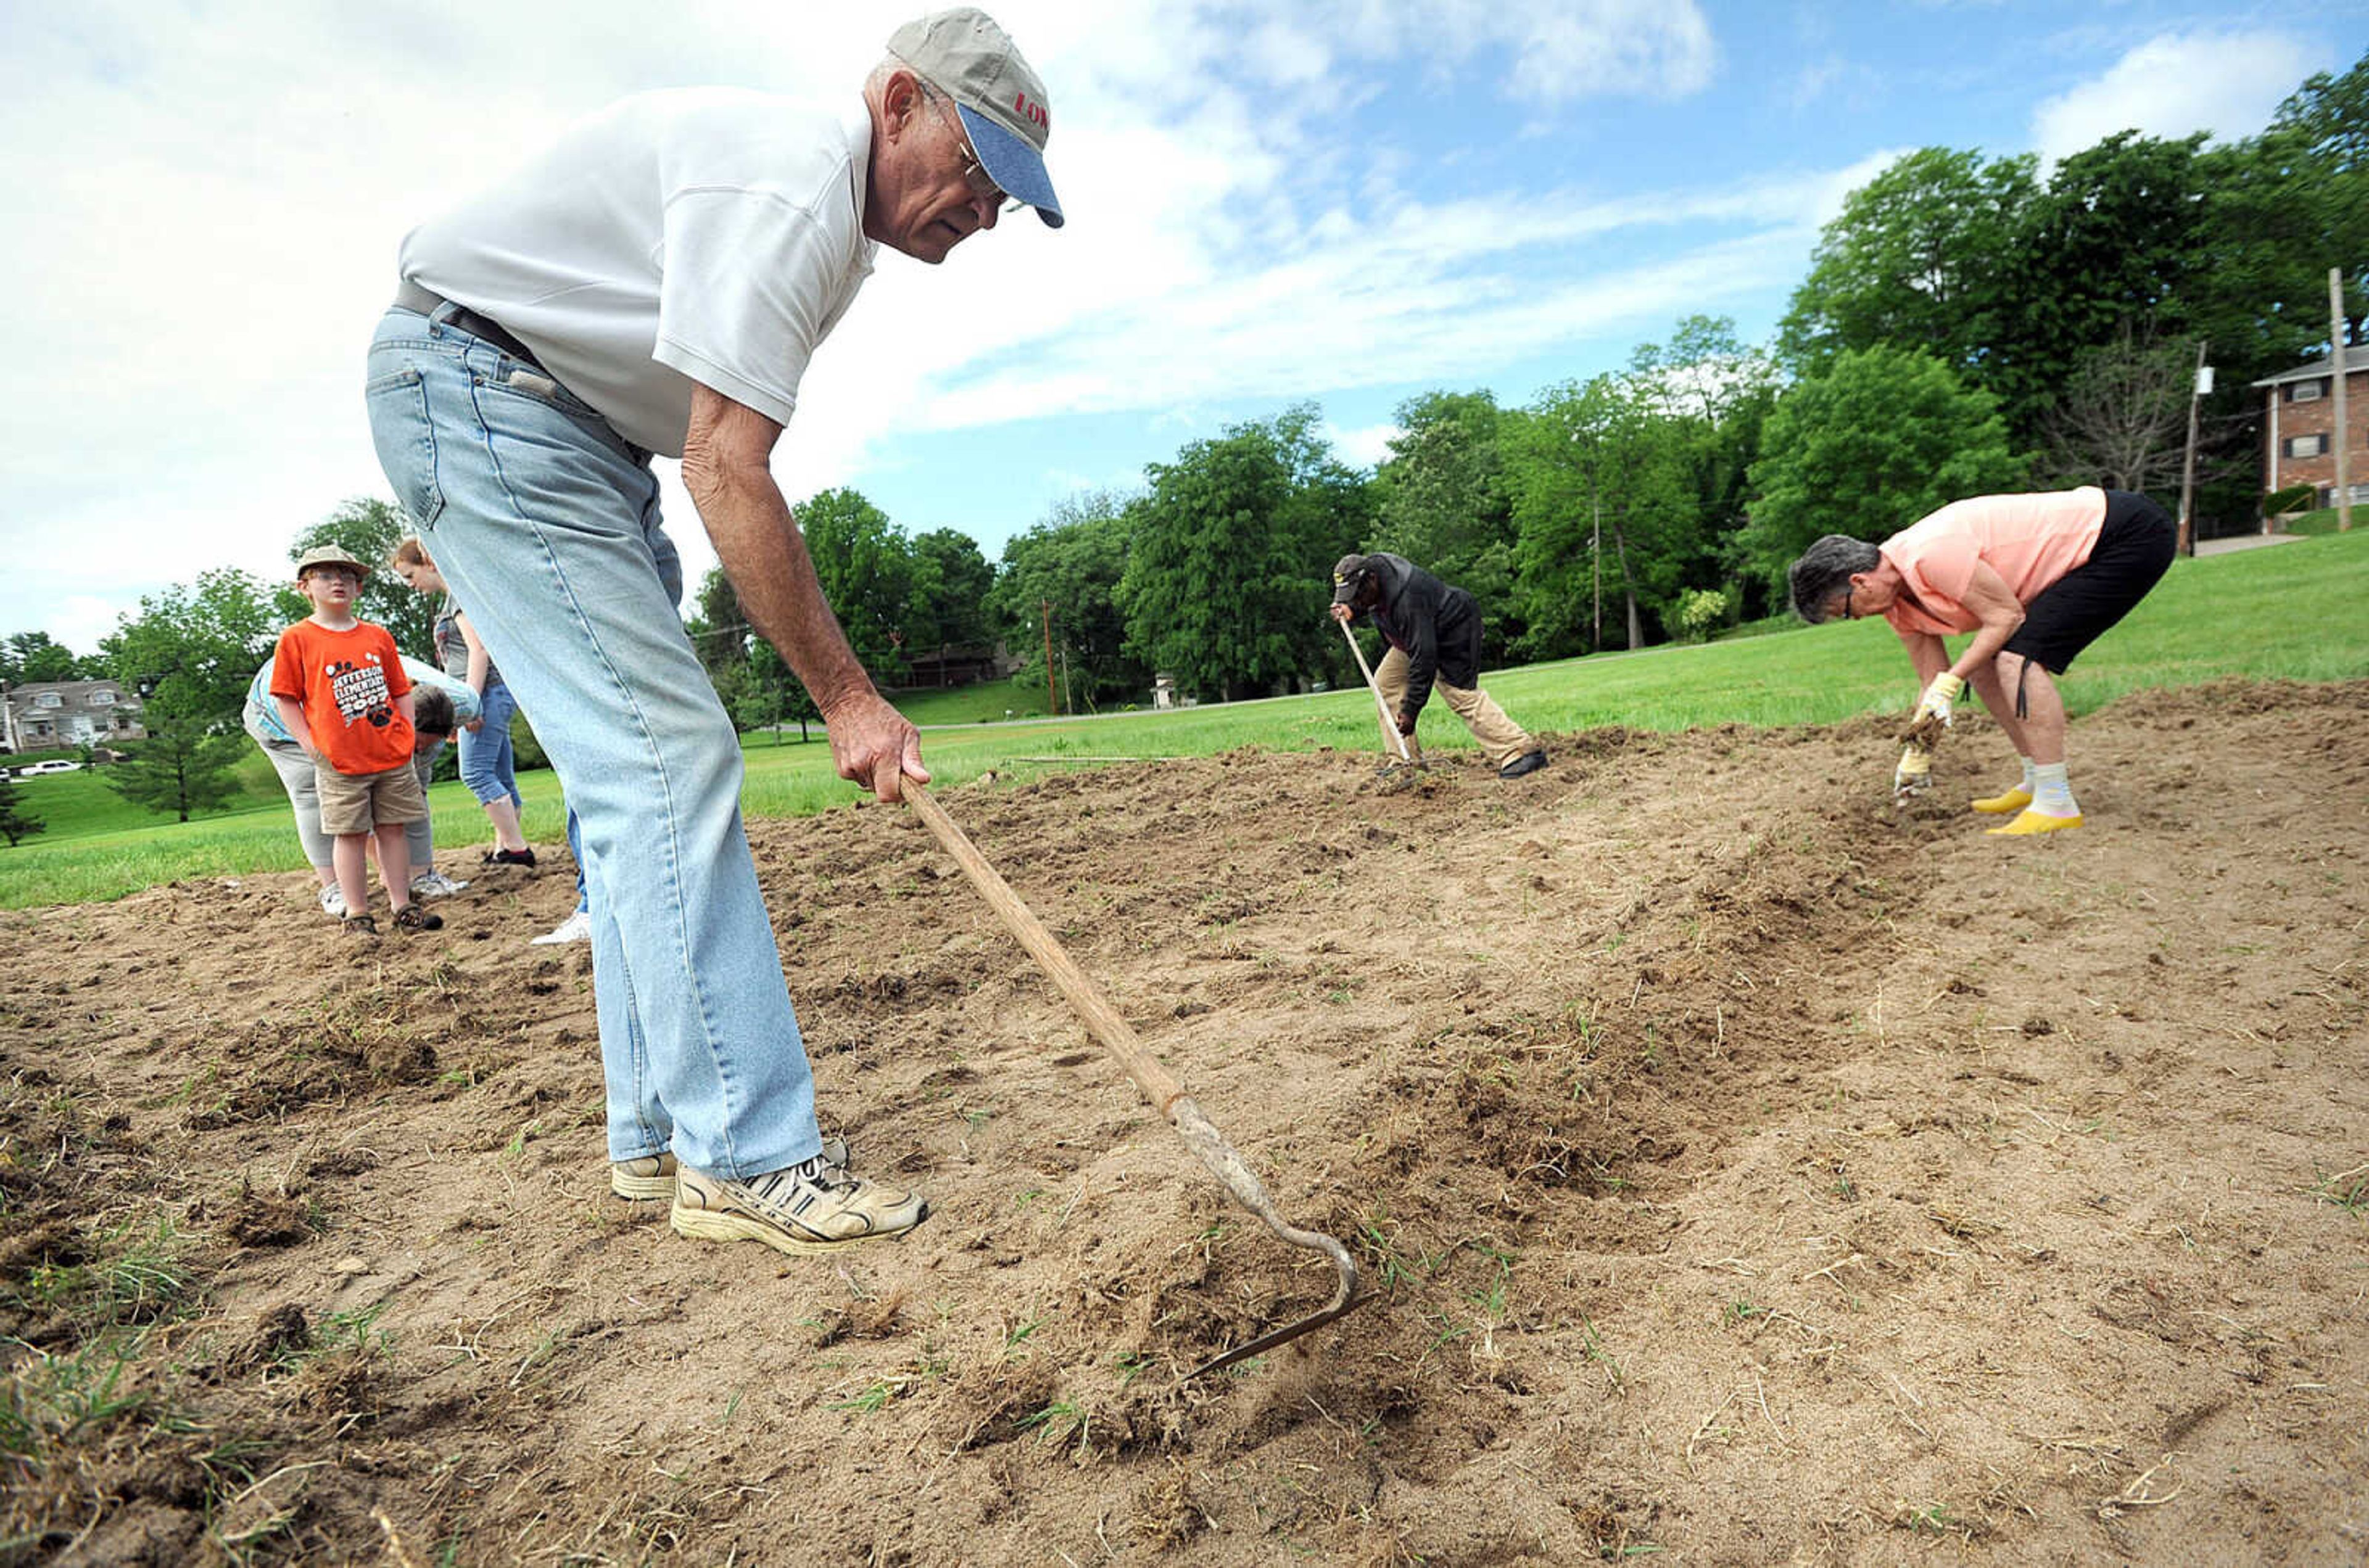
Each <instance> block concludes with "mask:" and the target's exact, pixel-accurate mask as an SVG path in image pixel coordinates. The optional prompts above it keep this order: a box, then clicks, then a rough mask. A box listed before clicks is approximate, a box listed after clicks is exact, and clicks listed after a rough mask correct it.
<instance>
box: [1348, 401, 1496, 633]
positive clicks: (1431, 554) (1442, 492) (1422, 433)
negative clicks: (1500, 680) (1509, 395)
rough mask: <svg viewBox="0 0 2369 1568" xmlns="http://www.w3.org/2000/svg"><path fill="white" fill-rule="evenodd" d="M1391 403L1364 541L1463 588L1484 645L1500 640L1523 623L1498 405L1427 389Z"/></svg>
mask: <svg viewBox="0 0 2369 1568" xmlns="http://www.w3.org/2000/svg"><path fill="white" fill-rule="evenodd" d="M1397 412H1398V422H1399V427H1400V433H1399V434H1398V435H1396V436H1394V437H1392V438H1391V440H1390V456H1389V457H1388V458H1386V459H1384V460H1383V463H1382V465H1381V467H1380V468H1379V470H1378V471H1376V473H1375V475H1374V497H1375V509H1376V518H1375V524H1374V535H1373V538H1372V539H1371V540H1370V541H1368V543H1369V544H1370V546H1371V547H1372V548H1374V549H1377V550H1388V551H1390V553H1391V554H1392V555H1403V556H1405V557H1406V558H1407V559H1408V560H1410V561H1413V562H1414V563H1415V564H1416V565H1417V566H1419V567H1424V568H1425V570H1427V571H1429V572H1431V573H1432V574H1433V575H1434V576H1435V577H1437V578H1441V579H1442V580H1443V581H1446V582H1451V583H1454V584H1456V585H1457V586H1458V587H1459V588H1462V589H1465V590H1466V591H1468V592H1470V593H1471V595H1472V597H1473V600H1474V601H1475V602H1477V603H1478V604H1479V605H1480V607H1481V614H1482V621H1483V623H1484V624H1485V626H1486V633H1485V635H1486V636H1487V638H1488V640H1489V642H1490V644H1491V646H1493V647H1505V646H1506V645H1507V644H1508V643H1510V642H1512V641H1514V640H1515V639H1516V638H1518V637H1519V636H1520V635H1521V633H1522V631H1523V624H1522V620H1521V616H1520V613H1519V610H1518V607H1517V606H1516V602H1515V600H1514V594H1513V586H1514V542H1515V532H1514V498H1513V490H1512V487H1511V486H1510V484H1509V483H1508V481H1507V478H1506V474H1505V452H1504V448H1503V441H1502V438H1501V428H1502V426H1503V424H1504V415H1503V412H1502V411H1501V410H1500V409H1499V408H1498V406H1497V400H1496V398H1495V397H1494V396H1493V395H1491V394H1489V393H1487V392H1427V393H1425V394H1424V395H1422V396H1420V397H1414V398H1410V399H1408V400H1407V401H1406V402H1404V403H1402V404H1400V405H1399V406H1398V411H1397Z"/></svg>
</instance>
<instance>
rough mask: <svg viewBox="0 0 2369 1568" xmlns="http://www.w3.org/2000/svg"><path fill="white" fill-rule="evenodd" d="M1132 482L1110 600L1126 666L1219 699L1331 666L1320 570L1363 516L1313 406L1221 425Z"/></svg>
mask: <svg viewBox="0 0 2369 1568" xmlns="http://www.w3.org/2000/svg"><path fill="white" fill-rule="evenodd" d="M1145 472H1146V475H1147V477H1149V478H1150V481H1151V489H1150V494H1149V495H1148V496H1146V497H1145V498H1144V499H1143V501H1142V502H1141V503H1140V505H1139V507H1138V508H1137V509H1136V512H1135V517H1136V524H1135V530H1134V536H1133V538H1132V540H1131V541H1130V543H1129V546H1128V551H1127V569H1126V573H1125V575H1124V576H1123V577H1122V578H1121V579H1120V582H1119V592H1118V600H1119V606H1120V610H1121V612H1122V613H1123V614H1125V616H1126V617H1127V642H1128V646H1129V647H1130V648H1131V649H1132V650H1133V651H1134V653H1135V654H1136V656H1137V657H1138V658H1141V659H1143V660H1145V661H1146V662H1148V663H1150V664H1151V665H1152V666H1153V667H1154V668H1155V669H1158V670H1167V671H1169V672H1171V673H1173V675H1174V676H1175V677H1176V680H1177V682H1178V684H1179V685H1180V686H1182V687H1183V688H1184V690H1186V691H1191V692H1216V693H1219V694H1220V695H1223V696H1226V697H1229V698H1232V697H1245V696H1253V695H1260V694H1264V693H1266V692H1275V691H1277V690H1280V689H1282V688H1284V687H1285V686H1287V684H1289V683H1290V682H1291V681H1293V680H1294V679H1296V678H1299V677H1300V676H1302V675H1304V674H1305V673H1307V672H1308V671H1310V670H1318V669H1326V668H1330V667H1331V661H1332V659H1333V656H1332V654H1331V650H1330V648H1329V647H1327V639H1328V638H1333V637H1334V636H1335V634H1334V633H1333V630H1332V627H1331V625H1330V624H1329V623H1328V622H1327V621H1326V619H1325V617H1324V613H1323V612H1324V607H1325V604H1326V603H1327V601H1328V600H1329V599H1330V596H1331V590H1330V588H1329V586H1328V585H1329V583H1330V580H1331V572H1332V567H1333V562H1334V561H1335V560H1337V559H1339V558H1340V556H1341V555H1345V554H1346V553H1347V551H1348V550H1349V549H1350V548H1351V547H1352V546H1353V545H1354V544H1356V541H1357V540H1358V539H1359V538H1360V537H1361V536H1362V535H1363V534H1364V533H1365V532H1367V531H1368V528H1369V527H1370V525H1371V522H1372V516H1373V514H1372V503H1371V498H1370V495H1369V493H1368V489H1367V487H1366V486H1365V483H1364V482H1363V481H1362V480H1361V479H1360V478H1359V477H1358V476H1357V475H1355V474H1354V473H1352V472H1351V471H1350V470H1349V469H1347V468H1346V467H1345V466H1344V465H1342V464H1340V463H1339V462H1338V460H1336V459H1335V458H1333V454H1332V452H1331V450H1330V448H1329V447H1328V446H1327V445H1326V444H1325V442H1324V441H1323V440H1322V437H1321V436H1320V435H1319V434H1318V432H1317V418H1316V410H1315V408H1314V406H1312V405H1305V404H1303V405H1299V406H1295V407H1293V408H1290V409H1287V410H1286V411H1285V412H1284V413H1283V414H1281V415H1279V416H1278V417H1276V418H1274V419H1271V420H1267V421H1265V422H1260V423H1251V424H1242V425H1234V426H1230V427H1229V428H1228V429H1227V430H1226V432H1225V433H1224V434H1223V435H1222V436H1220V437H1219V438H1218V439H1217V440H1215V441H1196V442H1193V443H1192V444H1190V445H1188V446H1186V447H1184V449H1183V450H1182V451H1180V452H1178V453H1177V454H1176V460H1175V461H1174V462H1173V463H1169V464H1152V465H1151V466H1150V468H1148V469H1147V470H1146V471H1145ZM1340 662H1344V663H1345V662H1346V661H1345V658H1344V659H1341V660H1340Z"/></svg>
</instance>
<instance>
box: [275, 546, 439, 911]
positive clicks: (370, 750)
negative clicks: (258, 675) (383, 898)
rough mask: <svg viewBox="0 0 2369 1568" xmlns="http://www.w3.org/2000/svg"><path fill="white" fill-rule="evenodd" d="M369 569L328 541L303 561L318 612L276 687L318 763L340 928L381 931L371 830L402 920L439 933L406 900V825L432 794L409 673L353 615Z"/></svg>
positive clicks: (284, 715) (289, 635)
mask: <svg viewBox="0 0 2369 1568" xmlns="http://www.w3.org/2000/svg"><path fill="white" fill-rule="evenodd" d="M369 570H370V568H369V567H365V566H363V565H362V564H361V563H360V561H357V560H355V559H354V558H353V557H352V556H351V555H348V554H346V552H344V551H343V550H340V549H338V547H337V546H335V545H333V544H332V545H324V546H322V547H321V548H319V549H317V550H308V551H306V552H305V554H304V557H303V559H302V560H300V561H298V562H297V563H296V587H297V589H299V590H300V591H301V592H302V593H303V595H304V597H305V598H306V599H309V600H311V601H313V613H312V614H311V615H309V616H307V617H305V618H304V619H303V620H302V621H299V622H297V623H296V624H294V625H292V626H291V627H289V628H288V629H287V630H286V631H284V632H282V633H280V647H279V649H278V651H277V652H276V653H275V654H274V655H273V656H272V672H271V695H272V698H273V700H274V701H275V702H276V703H278V704H279V706H280V722H281V723H282V724H284V725H286V726H287V727H288V733H289V734H291V735H292V736H294V737H295V738H296V740H297V744H299V745H301V746H302V747H303V748H304V750H305V751H306V752H307V753H308V754H309V755H310V756H311V757H312V759H313V764H314V766H315V769H316V770H318V782H319V791H320V796H321V831H322V832H323V833H324V834H326V835H327V836H328V837H329V838H331V839H333V840H335V841H336V843H335V845H334V847H333V848H332V849H331V851H330V860H331V864H333V865H334V866H335V867H336V869H337V874H338V893H339V894H340V895H341V896H342V897H343V898H345V901H346V916H345V929H346V931H348V932H349V933H353V934H356V935H360V936H366V937H371V938H375V937H376V936H377V935H378V923H377V921H373V920H372V918H371V914H370V884H369V881H368V880H367V878H366V876H365V875H364V872H363V867H362V849H363V845H364V842H365V841H367V840H369V839H371V838H372V837H373V836H375V837H376V838H377V840H378V865H379V875H380V876H381V877H382V878H383V880H384V881H385V883H386V895H387V898H388V901H389V902H390V903H391V904H392V905H393V906H394V910H395V924H396V926H398V927H399V928H401V929H402V930H405V931H434V930H436V929H438V928H439V927H441V925H443V923H444V921H443V917H441V915H433V914H429V912H428V911H426V910H422V909H421V908H420V907H419V906H418V904H415V903H413V902H412V901H411V851H410V847H409V846H408V844H406V841H405V837H404V826H405V824H406V823H410V822H417V821H418V820H419V819H420V818H424V817H426V816H427V815H428V797H427V796H426V795H424V794H422V793H421V791H420V788H419V777H418V773H415V772H414V771H413V769H412V765H411V740H412V729H411V718H412V706H411V704H412V698H411V678H410V677H409V676H407V675H406V674H405V673H404V672H403V661H402V660H401V659H400V658H397V657H396V655H395V638H394V637H393V636H391V635H388V633H387V630H386V628H385V627H383V626H374V625H372V624H370V623H369V622H367V621H362V620H358V619H356V618H355V615H354V611H353V605H354V595H355V594H356V593H357V592H359V591H360V589H361V581H362V578H363V576H364V575H365V574H366V573H367V572H368V571H369Z"/></svg>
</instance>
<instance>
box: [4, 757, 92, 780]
mask: <svg viewBox="0 0 2369 1568" xmlns="http://www.w3.org/2000/svg"><path fill="white" fill-rule="evenodd" d="M81 771H82V764H81V763H80V762H75V761H68V760H66V759H65V758H63V757H58V758H53V759H52V760H51V761H47V762H28V763H26V764H25V765H24V766H23V767H21V768H19V769H17V777H18V778H20V779H29V778H31V777H32V776H33V775H34V774H35V773H80V772H81Z"/></svg>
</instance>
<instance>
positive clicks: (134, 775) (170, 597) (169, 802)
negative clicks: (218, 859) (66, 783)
mask: <svg viewBox="0 0 2369 1568" xmlns="http://www.w3.org/2000/svg"><path fill="white" fill-rule="evenodd" d="M280 629H281V621H280V613H279V612H278V611H277V610H276V609H275V608H274V607H273V605H272V603H271V601H270V597H269V591H268V590H267V589H265V587H264V586H263V584H262V583H260V582H259V581H257V579H256V578H252V577H250V576H248V575H247V574H246V573H245V572H242V571H239V570H236V569H235V568H232V567H218V568H216V569H215V570H212V571H210V572H204V573H200V575H199V578H198V580H197V582H196V583H195V584H194V585H193V586H190V587H186V588H185V587H183V586H181V585H178V584H176V585H175V586H174V587H172V588H169V589H165V590H164V591H163V592H161V593H154V594H150V595H147V596H146V597H144V598H143V599H142V600H141V601H140V612H139V614H138V615H137V616H126V617H124V618H123V619H122V620H121V621H120V623H119V624H117V626H116V629H115V631H114V632H113V633H112V634H110V635H109V636H108V637H107V638H106V640H105V641H104V642H102V643H101V644H100V648H101V650H102V651H103V653H104V654H105V655H106V658H107V660H108V665H109V671H110V673H112V674H113V675H114V677H115V679H116V680H117V681H120V682H121V683H122V684H123V685H124V687H125V688H126V689H128V690H134V691H137V692H140V693H141V698H142V705H141V713H140V723H141V727H142V728H143V729H144V730H146V731H147V738H145V739H144V740H143V741H142V742H141V743H140V746H139V749H138V750H136V751H135V752H133V753H132V755H131V757H130V758H128V759H127V760H126V761H121V762H119V763H117V764H115V765H114V766H113V767H110V768H109V769H108V771H107V782H108V785H109V788H111V789H113V790H114V791H115V792H116V793H117V794H119V795H122V796H123V797H124V798H125V799H126V800H129V801H132V802H133V803H134V804H136V805H141V806H145V807H148V808H149V809H150V810H152V811H170V812H173V813H175V814H177V816H178V817H179V818H180V819H181V820H182V821H184V822H186V821H188V820H189V813H191V812H192V811H201V810H204V809H206V808H208V807H214V806H219V805H221V804H222V803H223V802H224V801H226V800H228V799H230V798H231V796H233V795H235V794H237V793H238V784H237V781H236V780H235V779H234V778H233V777H232V776H231V768H232V766H233V764H235V762H236V761H238V760H239V758H240V757H241V756H242V755H244V754H245V751H246V741H245V739H244V738H243V737H242V736H241V735H240V733H239V711H240V709H241V708H242V707H243V706H245V704H246V689H247V687H248V685H249V684H250V683H251V682H252V681H254V679H255V672H256V670H258V669H259V668H261V667H262V664H263V661H264V660H265V659H266V658H269V657H270V654H271V649H272V646H273V644H274V643H276V642H277V641H278V640H279V635H280Z"/></svg>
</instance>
